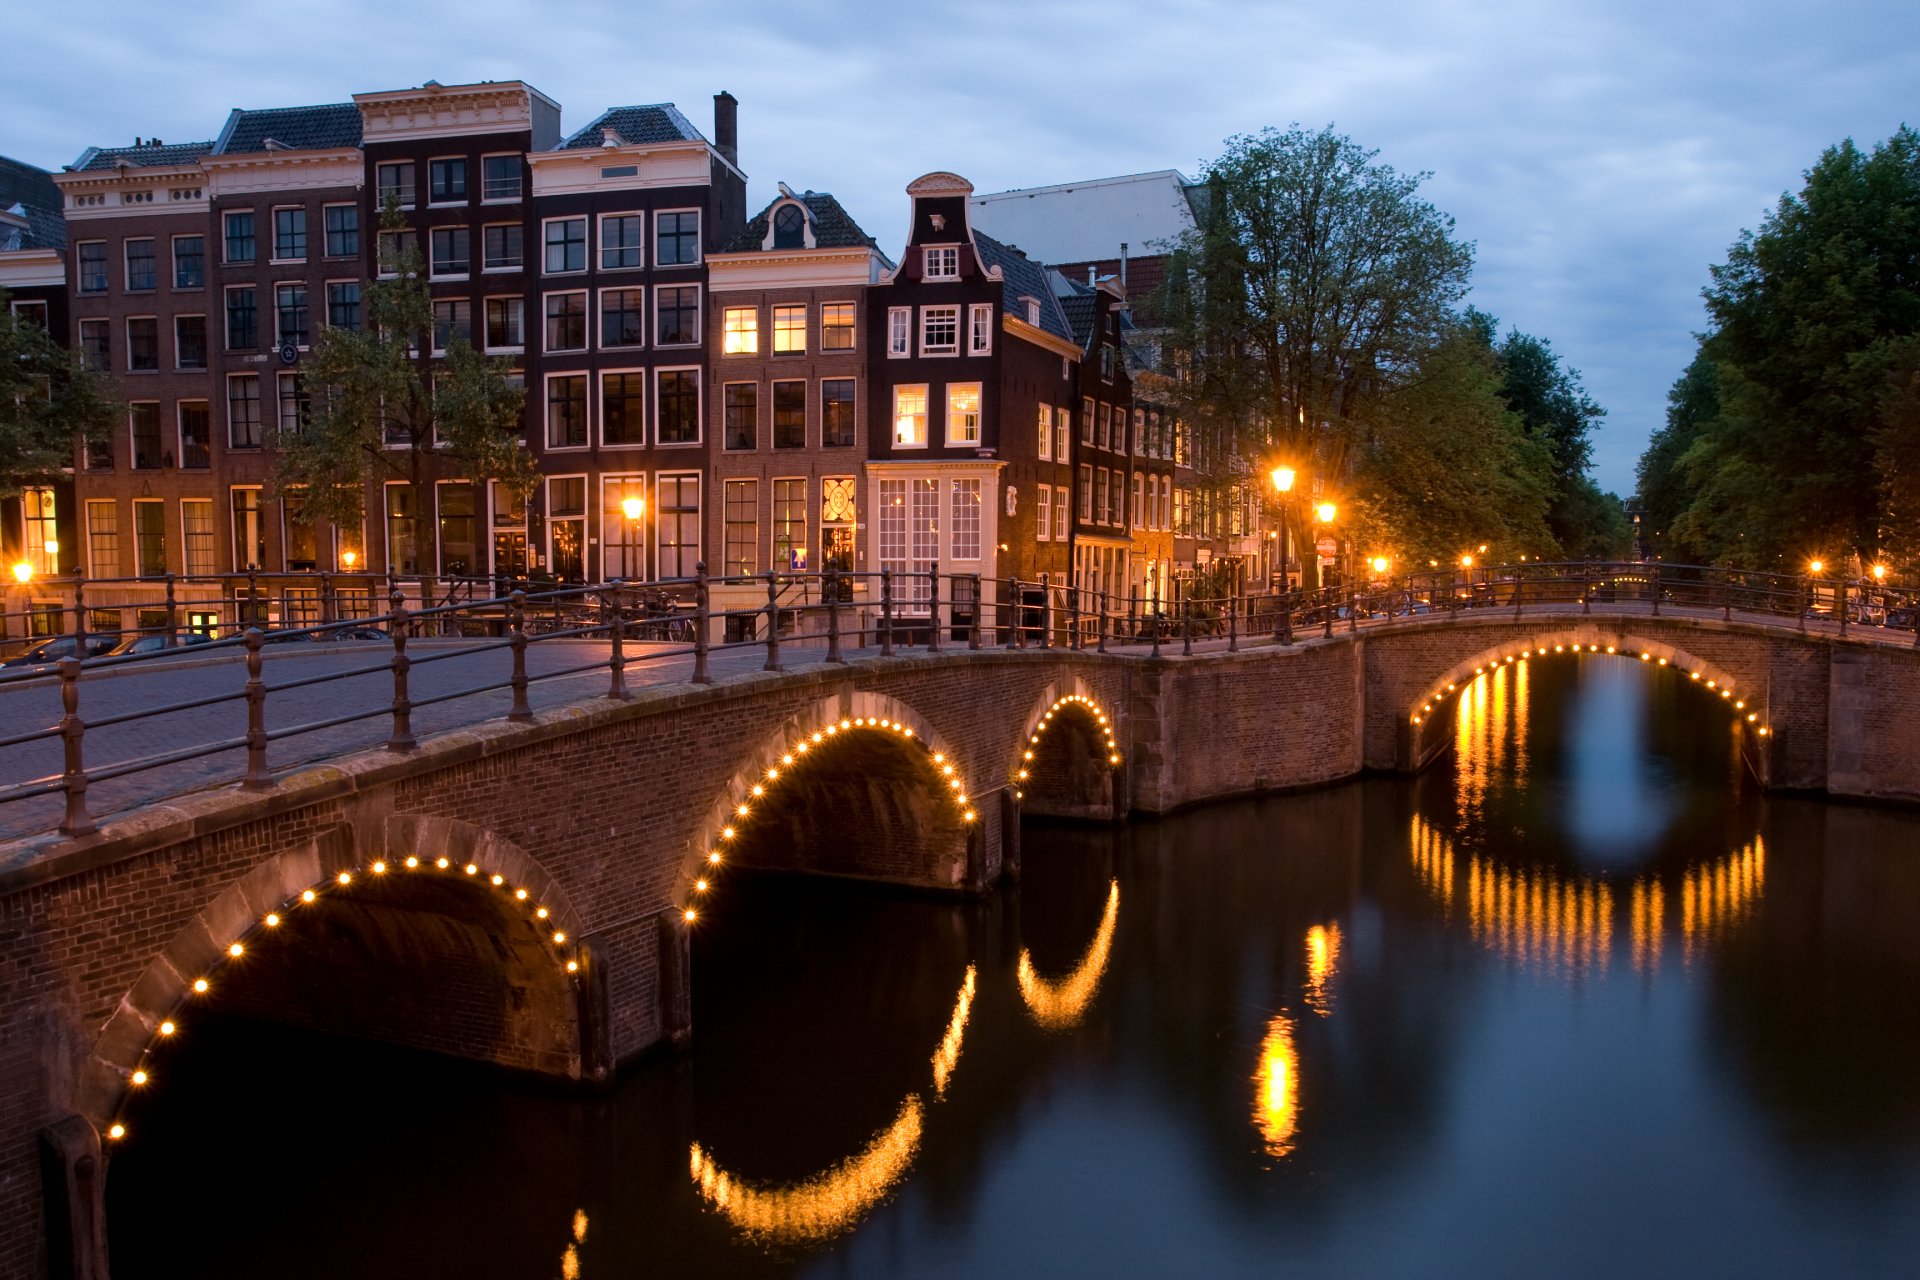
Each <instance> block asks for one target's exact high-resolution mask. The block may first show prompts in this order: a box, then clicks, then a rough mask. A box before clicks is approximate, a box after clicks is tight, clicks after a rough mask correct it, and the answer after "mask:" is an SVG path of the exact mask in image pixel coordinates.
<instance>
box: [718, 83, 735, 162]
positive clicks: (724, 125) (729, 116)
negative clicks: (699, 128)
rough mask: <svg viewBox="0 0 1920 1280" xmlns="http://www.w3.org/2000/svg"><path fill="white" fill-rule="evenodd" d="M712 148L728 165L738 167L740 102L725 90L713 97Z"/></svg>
mask: <svg viewBox="0 0 1920 1280" xmlns="http://www.w3.org/2000/svg"><path fill="white" fill-rule="evenodd" d="M713 146H714V149H715V150H716V151H718V152H719V153H720V154H721V155H723V156H725V157H726V158H727V163H728V164H730V165H733V166H734V167H735V168H738V167H739V165H740V102H739V99H737V98H735V97H734V96H733V95H732V94H730V93H728V92H727V91H726V90H725V89H722V90H721V91H720V92H718V93H716V94H714V95H713Z"/></svg>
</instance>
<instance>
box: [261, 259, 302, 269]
mask: <svg viewBox="0 0 1920 1280" xmlns="http://www.w3.org/2000/svg"><path fill="white" fill-rule="evenodd" d="M267 265H268V266H270V267H304V266H306V265H307V260H306V259H305V258H268V259H267Z"/></svg>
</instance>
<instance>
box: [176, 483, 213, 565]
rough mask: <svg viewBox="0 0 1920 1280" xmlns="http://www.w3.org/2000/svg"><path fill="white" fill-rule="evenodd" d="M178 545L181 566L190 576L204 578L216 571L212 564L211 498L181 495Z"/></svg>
mask: <svg viewBox="0 0 1920 1280" xmlns="http://www.w3.org/2000/svg"><path fill="white" fill-rule="evenodd" d="M180 533H181V535H182V536H181V539H180V545H181V547H182V549H183V551H184V553H185V558H184V562H183V566H182V567H184V568H185V569H186V573H187V576H188V577H189V578H207V577H211V576H213V574H214V573H215V572H216V568H215V565H214V535H213V499H212V498H182V499H180Z"/></svg>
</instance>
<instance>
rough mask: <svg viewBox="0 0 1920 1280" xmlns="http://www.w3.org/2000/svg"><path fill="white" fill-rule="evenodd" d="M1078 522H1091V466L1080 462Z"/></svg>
mask: <svg viewBox="0 0 1920 1280" xmlns="http://www.w3.org/2000/svg"><path fill="white" fill-rule="evenodd" d="M1080 523H1081V524H1092V523H1093V467H1092V466H1091V465H1090V464H1088V463H1085V462H1083V463H1081V464H1080Z"/></svg>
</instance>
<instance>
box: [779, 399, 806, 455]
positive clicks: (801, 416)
mask: <svg viewBox="0 0 1920 1280" xmlns="http://www.w3.org/2000/svg"><path fill="white" fill-rule="evenodd" d="M773 447H774V448H776V449H804V448H806V447H807V384H806V383H805V382H776V383H774V384H773Z"/></svg>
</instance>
